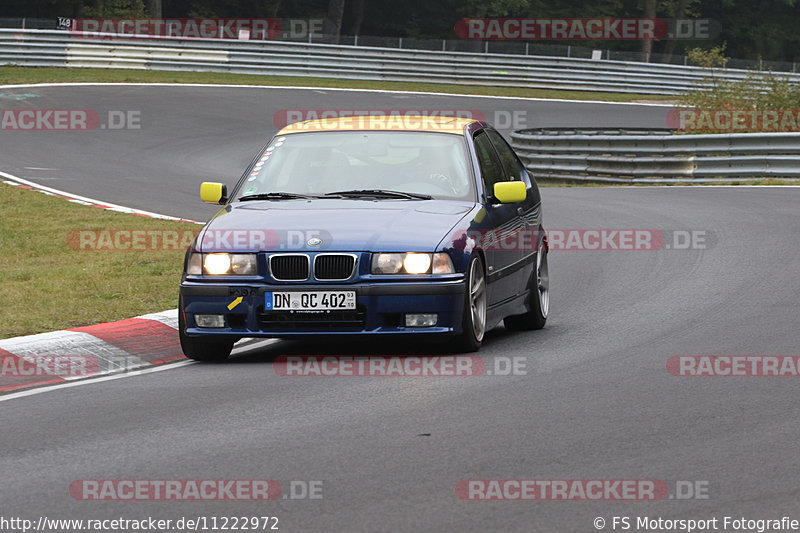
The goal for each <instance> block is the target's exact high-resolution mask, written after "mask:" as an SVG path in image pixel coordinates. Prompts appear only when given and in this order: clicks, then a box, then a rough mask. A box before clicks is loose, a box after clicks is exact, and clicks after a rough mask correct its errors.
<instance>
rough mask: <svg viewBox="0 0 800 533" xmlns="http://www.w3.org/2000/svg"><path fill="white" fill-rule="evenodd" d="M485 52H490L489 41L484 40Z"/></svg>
mask: <svg viewBox="0 0 800 533" xmlns="http://www.w3.org/2000/svg"><path fill="white" fill-rule="evenodd" d="M483 53H484V54H488V53H489V41H483Z"/></svg>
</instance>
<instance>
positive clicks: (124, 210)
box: [0, 171, 202, 224]
mask: <svg viewBox="0 0 800 533" xmlns="http://www.w3.org/2000/svg"><path fill="white" fill-rule="evenodd" d="M0 177H3V178H6V179H7V180H9V181H13V182H16V183H19V184H22V185H27V186H28V187H33V188H35V189H41V190H42V191H46V192H49V193H51V194H57V195H59V196H65V197H67V198H72V199H73V200H78V201H79V202H84V203H89V204H97V205H101V206H106V207H109V208H111V209H115V210H117V211H119V212H122V213H130V214H133V215H144V216H148V217H151V218H160V219H165V220H176V221H185V222H194V223H196V224H202V222H197V221H196V220H189V219H182V218H179V217H173V216H170V215H162V214H160V213H153V212H152V211H144V210H142V209H134V208H132V207H125V206H124V205H118V204H112V203H110V202H106V201H105V200H95V199H94V198H88V197H86V196H80V195H77V194H72V193H71V192H66V191H62V190H59V189H53V188H52V187H47V186H45V185H39V184H38V183H35V182H33V181H28V180H26V179H24V178H20V177H18V176H14V175H13V174H9V173H7V172H2V171H0Z"/></svg>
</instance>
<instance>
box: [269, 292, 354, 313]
mask: <svg viewBox="0 0 800 533" xmlns="http://www.w3.org/2000/svg"><path fill="white" fill-rule="evenodd" d="M355 308H356V291H313V292H311V291H309V292H267V293H265V294H264V309H265V310H267V311H333V310H337V309H355Z"/></svg>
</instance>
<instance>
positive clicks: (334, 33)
mask: <svg viewBox="0 0 800 533" xmlns="http://www.w3.org/2000/svg"><path fill="white" fill-rule="evenodd" d="M344 1H345V0H329V2H328V16H327V17H326V18H325V23H324V24H323V33H325V34H326V35H329V36H330V37H331V38H332V42H334V43H338V42H339V35H340V34H341V33H342V17H343V16H344Z"/></svg>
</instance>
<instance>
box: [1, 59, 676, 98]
mask: <svg viewBox="0 0 800 533" xmlns="http://www.w3.org/2000/svg"><path fill="white" fill-rule="evenodd" d="M77 82H97V83H209V84H220V85H274V86H301V87H334V88H347V89H368V90H376V89H382V90H392V91H417V92H435V93H443V94H479V95H487V96H497V97H503V96H507V97H524V98H562V99H569V100H603V101H609V102H641V101H654V102H660V101H671V100H674V99H675V97H673V96H664V95H652V94H625V93H606V92H588V91H562V90H556V89H526V88H522V87H491V86H481V85H456V84H446V83H411V82H394V81H367V80H343V79H338V78H310V77H304V76H263V75H254V74H229V73H225V72H171V71H166V70H133V69H103V68H60V67H20V66H10V67H9V66H6V67H0V85H21V84H29V83H77Z"/></svg>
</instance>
